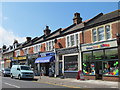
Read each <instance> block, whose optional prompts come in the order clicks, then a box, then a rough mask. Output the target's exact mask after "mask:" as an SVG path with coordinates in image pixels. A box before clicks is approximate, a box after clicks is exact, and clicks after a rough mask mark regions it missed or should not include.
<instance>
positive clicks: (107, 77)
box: [103, 76, 119, 81]
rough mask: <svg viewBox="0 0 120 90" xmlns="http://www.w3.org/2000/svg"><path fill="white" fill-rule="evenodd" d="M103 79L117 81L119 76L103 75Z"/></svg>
mask: <svg viewBox="0 0 120 90" xmlns="http://www.w3.org/2000/svg"><path fill="white" fill-rule="evenodd" d="M103 80H105V81H119V77H110V76H106V77H105V76H104V77H103Z"/></svg>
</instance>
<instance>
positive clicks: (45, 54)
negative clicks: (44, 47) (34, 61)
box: [39, 52, 55, 57]
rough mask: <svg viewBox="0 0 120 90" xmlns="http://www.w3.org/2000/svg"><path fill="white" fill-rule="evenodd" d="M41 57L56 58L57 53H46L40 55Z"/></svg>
mask: <svg viewBox="0 0 120 90" xmlns="http://www.w3.org/2000/svg"><path fill="white" fill-rule="evenodd" d="M39 55H40V57H46V56H54V55H55V53H54V52H46V53H40V54H39Z"/></svg>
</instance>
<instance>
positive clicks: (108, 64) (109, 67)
mask: <svg viewBox="0 0 120 90" xmlns="http://www.w3.org/2000/svg"><path fill="white" fill-rule="evenodd" d="M103 68H104V70H103V74H104V75H109V76H118V61H105V62H104V63H103Z"/></svg>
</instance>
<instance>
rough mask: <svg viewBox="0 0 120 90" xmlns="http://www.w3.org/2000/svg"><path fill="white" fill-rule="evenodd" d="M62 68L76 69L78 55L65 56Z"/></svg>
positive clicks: (66, 69) (67, 69)
mask: <svg viewBox="0 0 120 90" xmlns="http://www.w3.org/2000/svg"><path fill="white" fill-rule="evenodd" d="M64 70H65V71H78V56H77V55H74V56H65V57H64Z"/></svg>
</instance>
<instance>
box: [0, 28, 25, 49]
mask: <svg viewBox="0 0 120 90" xmlns="http://www.w3.org/2000/svg"><path fill="white" fill-rule="evenodd" d="M15 39H16V40H18V42H19V43H22V42H24V41H25V40H26V38H25V37H19V36H17V35H15V34H14V33H13V32H11V31H7V30H6V29H5V28H3V27H0V47H2V45H4V44H5V45H7V46H9V45H12V44H13V42H14V40H15Z"/></svg>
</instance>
